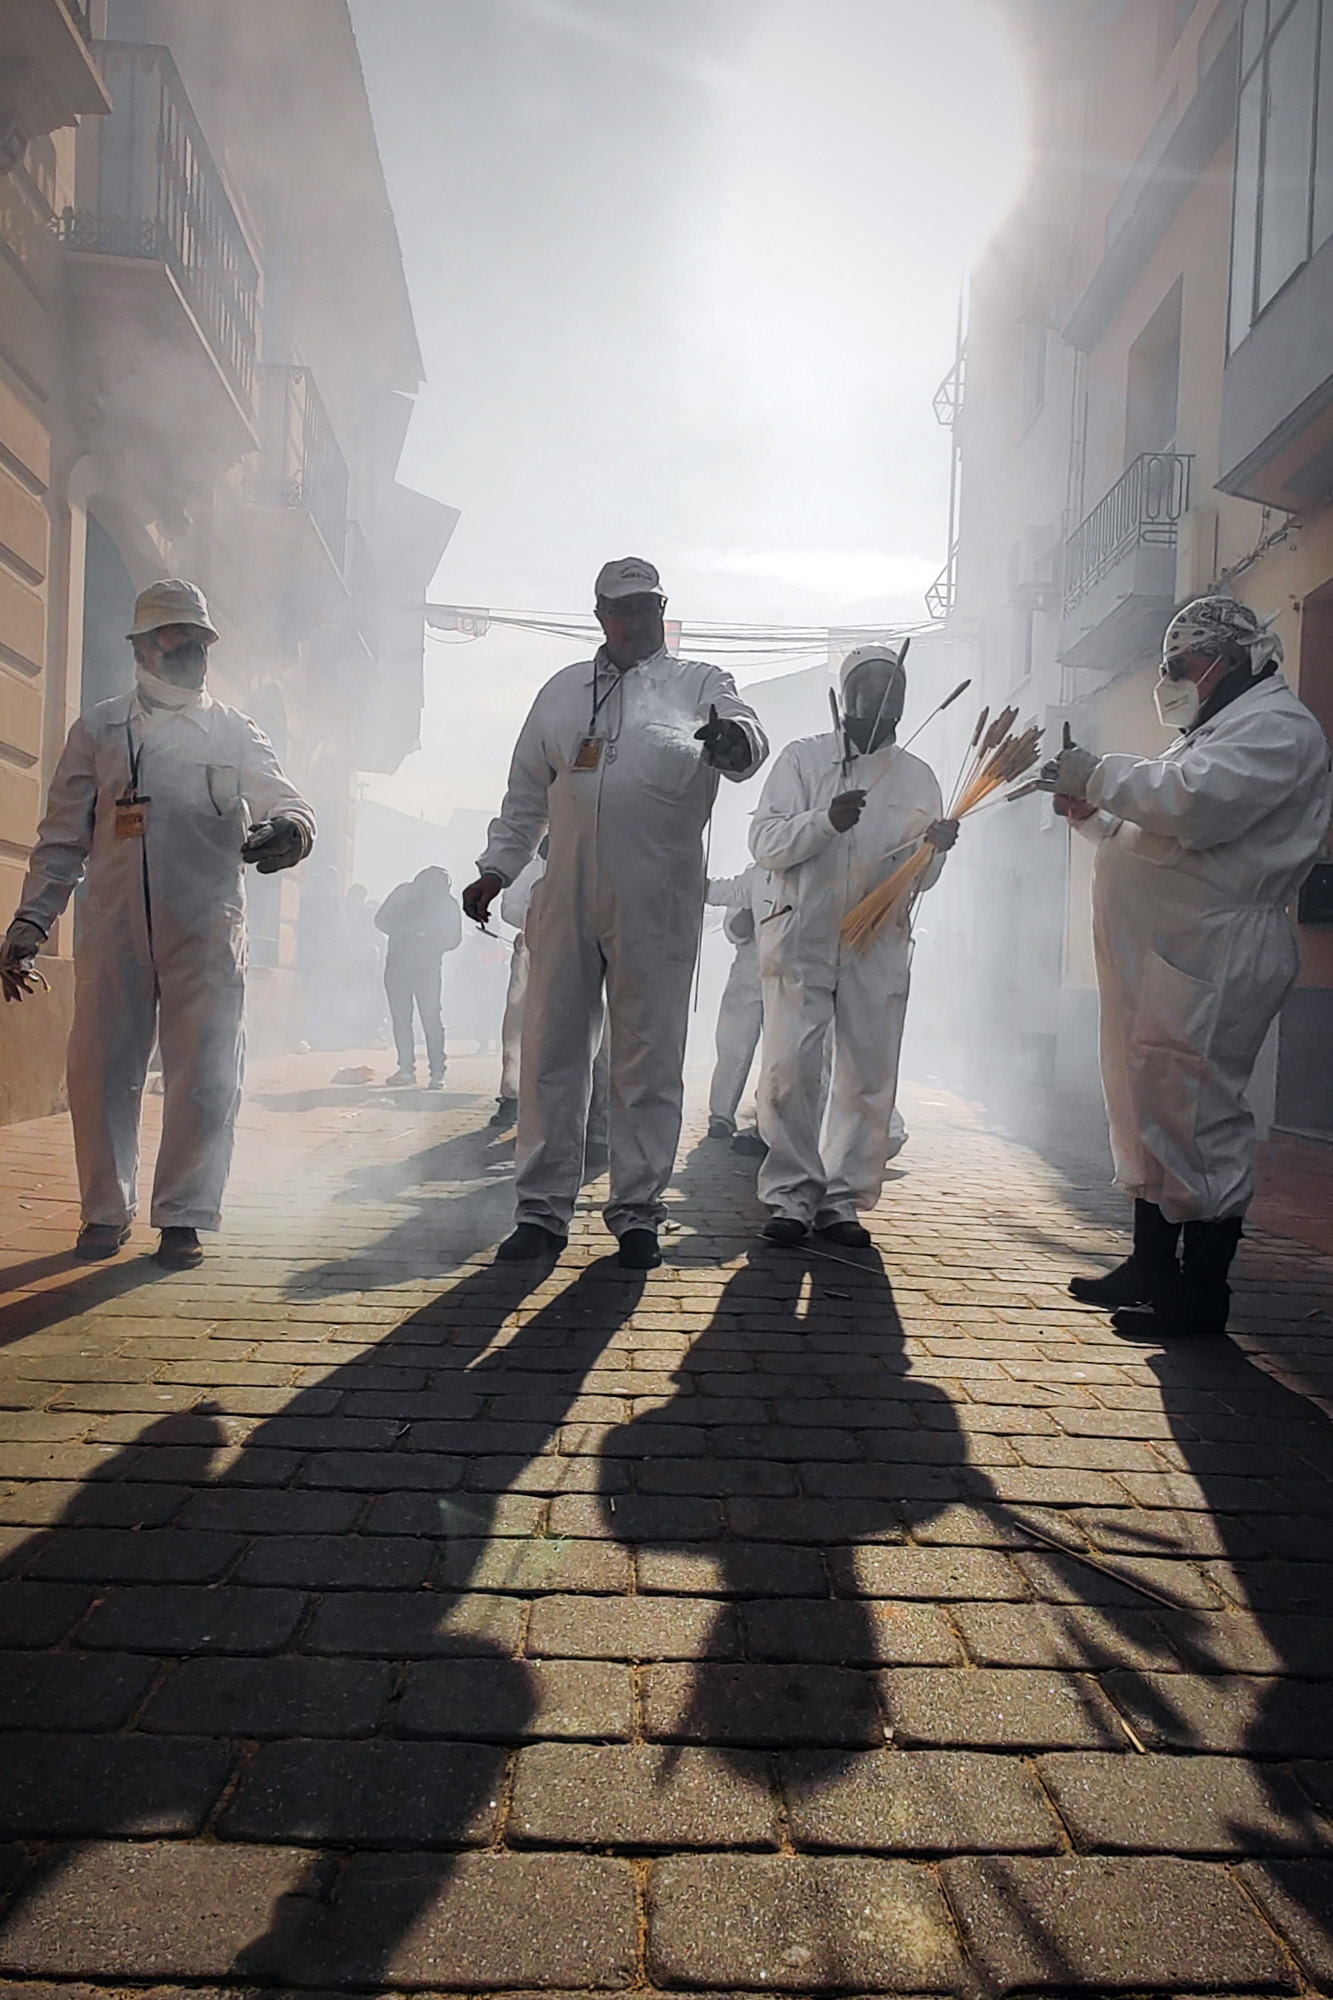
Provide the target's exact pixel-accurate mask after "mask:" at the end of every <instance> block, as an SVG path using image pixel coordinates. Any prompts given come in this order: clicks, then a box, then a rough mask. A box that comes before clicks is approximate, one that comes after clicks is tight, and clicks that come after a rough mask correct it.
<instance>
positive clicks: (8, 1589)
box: [0, 1056, 1333, 2000]
mask: <svg viewBox="0 0 1333 2000" xmlns="http://www.w3.org/2000/svg"><path fill="white" fill-rule="evenodd" d="M338 1060H342V1059H341V1058H340V1059H338ZM348 1060H355V1058H348ZM375 1060H376V1061H377V1062H378V1063H379V1064H380V1066H381V1068H382V1065H383V1059H382V1057H377V1058H375ZM335 1067H336V1061H335V1059H332V1058H329V1057H327V1056H309V1057H304V1058H299V1059H294V1060H292V1061H289V1062H288V1063H286V1064H284V1065H282V1066H281V1067H276V1066H270V1067H269V1068H268V1069H265V1068H264V1067H263V1066H259V1067H258V1068H257V1069H256V1071H255V1073H254V1074H253V1076H252V1080H251V1094H250V1096H249V1098H248V1100H247V1105H246V1109H245V1113H244V1116H243V1130H242V1134H241V1141H240V1148H239V1154H238V1161H237V1167H236V1172H235V1175H234V1179H233V1196H232V1201H231V1206H230V1212H229V1219H228V1225H227V1228H226V1231H225V1233H224V1235H223V1237H222V1238H221V1239H220V1241H219V1243H218V1246H217V1247H216V1248H215V1249H214V1250H212V1251H211V1253H210V1255H209V1258H208V1261H207V1263H206V1264H205V1265H204V1267H203V1268H202V1270H199V1271H195V1272H190V1273H187V1274H182V1275H171V1276H168V1275H163V1274H161V1273H160V1272H159V1271H158V1269H157V1267H156V1265H154V1264H153V1263H152V1262H151V1261H149V1260H147V1259H146V1258H145V1256H144V1255H143V1252H144V1251H145V1250H146V1249H148V1248H150V1247H151V1245H152V1243H153V1242H154V1240H155V1238H154V1237H153V1236H152V1234H151V1233H150V1232H149V1231H147V1230H146V1229H140V1230H137V1231H136V1236H135V1240H134V1242H133V1244H132V1245H131V1247H130V1250H129V1251H128V1252H127V1253H126V1254H125V1255H124V1256H123V1257H122V1258H121V1259H120V1260H119V1261H117V1262H116V1263H114V1264H111V1265H108V1266H103V1267H92V1268H89V1267H83V1266H79V1265H77V1264H75V1263H73V1261H72V1260H71V1259H70V1258H69V1256H68V1245H69V1243H70V1241H71V1240H72V1236H73V1231H74V1222H75V1207H74V1204H73V1199H72V1188H71V1183H70V1160H69V1148H68V1141H67V1134H66V1128H65V1125H64V1122H63V1121H61V1120H55V1119H53V1120H48V1121H43V1122H42V1123H39V1124H33V1125H28V1126H18V1127H12V1128H10V1129H9V1130H7V1132H6V1134H5V1140H6V1144H5V1151H4V1163H3V1168H2V1169H0V1211H2V1212H3V1217H4V1231H3V1237H4V1242H5V1244H6V1252H5V1264H6V1267H7V1268H6V1287H7V1289H6V1303H5V1306H4V1309H3V1316H2V1319H0V1325H2V1328H3V1332H2V1335H0V1338H2V1340H3V1355H2V1356H0V1496H3V1497H0V1524H3V1525H2V1526H0V1550H2V1551H3V1559H4V1568H3V1576H4V1579H5V1580H4V1581H3V1582H2V1583H0V1646H2V1647H3V1648H4V1649H5V1650H4V1658H3V1663H2V1665H0V1726H3V1729H4V1730H5V1731H6V1732H7V1733H6V1736H5V1739H4V1744H3V1751H2V1752H0V1755H2V1756H3V1769H4V1783H3V1786H2V1787H0V1815H2V1817H3V1824H2V1825H0V1839H2V1840H3V1843H4V1844H3V1845H2V1846H0V1891H2V1892H3V1897H4V1901H3V1904H0V1975H2V1976H3V1986H2V1987H0V1990H2V1991H3V1993H4V1994H5V1995H6V1996H8V2000H15V1996H16V1995H17V1994H19V1993H21V1992H26V1993H29V1994H32V1995H33V1996H34V2000H36V1995H37V1993H38V1992H39V1991H40V1992H41V1993H43V1994H46V1993H51V1992H53V1991H54V1990H56V1989H65V1990H70V1991H72V1990H73V1989H75V1988H82V1989H86V1988H87V1987H88V1986H89V1985H90V1984H95V1985H97V1986H100V1987H115V1988H120V1989H124V1988H145V1989H146V1988H155V1989H162V1988H173V1987H177V1986H185V1985H189V1986H191V1987H194V1988H199V1987H204V1988H221V1987H226V1988H228V1989H240V1988H250V1987H255V1986H269V1987H278V1988H306V1989H311V1988H313V1989H317V1990H318V1989H323V1990H326V1991H327V1990H328V1989H341V1988H359V1989H363V1990H366V1991H369V1992H377V1991H383V1990H387V1989H393V1988H416V1989H427V1990H433V1991H438V1992H443V1993H452V1992H462V1991H476V1990H488V1991H496V1992H499V1993H519V1992H522V1991H525V1990H528V1991H530V1990H532V1989H536V1988H544V1989H555V1990H556V1991H558V1992H565V1993H574V1992H582V1991H585V1990H594V1989H623V1988H635V1989H639V1990H644V1989H646V1990H648V1991H649V1992H651V1991H654V1990H657V1989H665V1988H672V1987H676V1988H679V1987H694V1988H702V1989H706V1990H708V1991H710V1992H712V1993H715V1994H720V1993H730V1992H739V1991H745V1992H758V1991H781V1992H787V1993H794V1994H815V1993H826V1992H837V1993H842V1994H852V1995H855V1994H878V1993H903V1994H926V1993H944V1994H956V1995H966V1996H972V1995H976V1994H979V1993H983V1994H984V1993H991V1992H1016V1993H1037V1992H1042V1993H1048V1992H1057V1993H1059V1992H1081V1993H1109V1992H1122V1991H1131V1992H1135V1993H1146V1994H1166V1993H1175V1992H1185V1991H1189V1992H1194V1993H1205V1994H1207V1993H1222V1992H1230V1993H1236V1992H1239V1993H1245V1994H1257V1993H1260V1992H1269V1991H1274V1990H1276V1991H1310V1990H1315V1991H1319V1992H1333V1700H1330V1693H1333V1688H1331V1687H1330V1683H1331V1682H1333V1608H1331V1606H1330V1598H1331V1592H1330V1582H1331V1581H1333V1560H1331V1559H1330V1555H1329V1528H1330V1522H1331V1521H1333V1429H1330V1423H1329V1419H1328V1416H1327V1415H1326V1414H1325V1411H1326V1410H1327V1409H1333V1402H1330V1400H1329V1399H1330V1398H1333V1318H1330V1313H1331V1312H1333V1260H1329V1259H1327V1258H1325V1257H1323V1256H1322V1255H1321V1253H1320V1252H1319V1251H1318V1250H1317V1249H1314V1248H1311V1247H1307V1246H1306V1245H1304V1244H1302V1243H1301V1242H1299V1241H1296V1240H1293V1239H1289V1238H1281V1237H1277V1236H1272V1235H1256V1236H1254V1237H1252V1238H1251V1239H1250V1240H1249V1241H1248V1242H1247V1245H1246V1248H1245V1252H1244V1256H1243V1261H1242V1266H1241V1272H1240V1284H1239V1289H1238V1300H1237V1310H1236V1314H1235V1317H1234V1319H1233V1326H1234V1327H1236V1328H1237V1329H1238V1331H1237V1333H1236V1334H1235V1336H1234V1338H1233V1339H1232V1340H1229V1341H1227V1342H1225V1343H1222V1344H1219V1345H1215V1346H1214V1345H1209V1346H1203V1345H1199V1346H1193V1347H1178V1348H1176V1349H1174V1350H1173V1351H1170V1352H1164V1351H1162V1350H1161V1349H1160V1348H1157V1347H1152V1346H1142V1345H1134V1344H1132V1343H1131V1342H1129V1341H1127V1340H1125V1339H1123V1338H1120V1337H1117V1336H1116V1335H1115V1334H1114V1333H1113V1331H1112V1329H1111V1327H1110V1324H1109V1321H1108V1320H1107V1318H1106V1317H1105V1316H1104V1315H1100V1314H1097V1313H1095V1312H1091V1311H1088V1310H1084V1309H1080V1308H1078V1307H1077V1306H1075V1305H1074V1304H1073V1302H1072V1301H1071V1300H1070V1299H1069V1298H1068V1296H1067V1294H1066V1291H1065V1282H1066V1279H1067V1278H1068V1276H1069V1275H1070V1273H1071V1271H1073V1270H1077V1269H1088V1270H1091V1269H1094V1268H1097V1267H1098V1266H1099V1265H1100V1264H1103V1263H1105V1262H1109V1261H1110V1260H1111V1258H1112V1256H1113V1254H1114V1253H1115V1252H1116V1250H1117V1247H1118V1243H1119V1237H1118V1234H1117V1232H1118V1227H1119V1224H1120V1222H1121V1220H1122V1216H1123V1205H1122V1204H1121V1202H1120V1201H1119V1199H1118V1198H1117V1197H1115V1196H1113V1195H1112V1194H1110V1193H1109V1192H1108V1190H1107V1189H1106V1188H1105V1186H1104V1184H1103V1182H1104V1175H1103V1172H1102V1170H1101V1169H1100V1167H1099V1166H1097V1165H1096V1164H1095V1163H1094V1164H1093V1165H1091V1166H1087V1167H1082V1168H1079V1167H1068V1166H1065V1167H1060V1166H1057V1165H1055V1164H1051V1163H1049V1162H1047V1161H1044V1160H1043V1159H1041V1158H1040V1157H1039V1156H1038V1155H1037V1154H1036V1153H1035V1152H1033V1151H1031V1150H1030V1149H1027V1148H1025V1147H1023V1146H1020V1145H1018V1144H1016V1143H1013V1142H1011V1141H1009V1140H1006V1139H1005V1138H1004V1137H1002V1136H1001V1135H999V1134H997V1133H995V1132H993V1131H991V1130H989V1129H987V1127H986V1125H985V1124H984V1122H983V1121H982V1119H981V1117H980V1115H979V1114H978V1113H977V1112H975V1111H974V1110H973V1109H971V1108H969V1107H968V1106H966V1105H964V1104H963V1103H961V1102H960V1101H958V1100H956V1099H952V1098H949V1097H946V1096H944V1095H943V1094H942V1093H938V1092H928V1091H923V1090H916V1091H914V1092H912V1093H910V1095H909V1096H908V1099H907V1103H906V1112H907V1118H908V1124H909V1127H910V1129H911V1132H912V1140H911V1144H910V1146H909V1148H908V1149H907V1151H906V1153H905V1154H904V1155H903V1157H902V1160H901V1162H900V1163H899V1165H900V1168H901V1170H902V1171H900V1172H898V1173H897V1174H896V1175H895V1176H894V1178H892V1179H891V1181H890V1184H889V1187H888V1190H887V1193H886V1196H885V1199H884V1201H883V1203H882V1204H881V1207H880V1209H879V1210H878V1212H877V1213H876V1215H875V1216H874V1217H873V1218H871V1220H872V1221H873V1226H874V1231H875V1236H876V1243H877V1249H876V1251H875V1252H874V1253H873V1254H870V1253H867V1254H866V1255H864V1256H862V1257H861V1258H860V1259H858V1258H857V1257H856V1256H855V1255H854V1254H847V1253H838V1255H837V1256H835V1257H834V1256H827V1255H820V1256H813V1255H807V1254H802V1253H798V1252H788V1251H782V1250H778V1249H774V1248H771V1247H769V1246H767V1245H763V1244H762V1243H760V1242H758V1241H757V1239H756V1237H755V1234H754V1231H755V1228H756V1225H757V1223H758V1221H759V1219H760V1212H759V1210H758V1209H757V1207H756V1204H755V1201H754V1195H753V1171H752V1163H747V1162H746V1161H744V1160H742V1159H738V1158H736V1157H734V1156H733V1155H731V1154H730V1153H729V1152H728V1151H727V1150H726V1149H725V1148H724V1147H721V1146H719V1145H717V1144H711V1145H710V1144H709V1143H708V1142H706V1141H702V1140H701V1138H700V1133H701V1129H702V1126H701V1121H699V1120H696V1121H694V1124H693V1126H692V1129H691V1131H690V1133H689V1134H688V1135H687V1138H686V1141H685V1143H684V1145H683V1147H682V1152H681V1157H680V1166H679V1170H678V1174H677V1179H676V1183H675V1187H674V1190H673V1195H672V1202H673V1218H674V1222H673V1227H672V1230H671V1232H670V1234H669V1236H667V1237H666V1238H665V1239H664V1248H665V1250H666V1262H665V1263H664V1264H663V1266H662V1268H661V1269H659V1270H657V1271H654V1272H651V1273H649V1274H647V1276H646V1277H641V1276H635V1275H632V1274H629V1273H622V1272H621V1271H620V1270H619V1268H618V1267H617V1265H616V1264H615V1262H614V1261H613V1259H612V1258H611V1257H610V1256H609V1254H608V1253H609V1251H610V1249H611V1247H612V1246H611V1244H610V1241H609V1239H608V1238H607V1237H606V1235H605V1234H604V1232H603V1229H602V1225H601V1222H600V1218H599V1216H598V1214H597V1212H596V1200H595V1197H596V1195H597V1192H598V1190H597V1188H596V1187H594V1188H593V1189H591V1190H590V1196H591V1197H592V1198H591V1199H590V1200H589V1202H588V1204H587V1213H586V1214H583V1215H581V1216H580V1218H579V1221H578V1224H577V1227H576V1233H575V1236H574V1238H573V1239H572V1240H571V1247H570V1250H569V1252H568V1253H567V1254H566V1256H565V1257H564V1258H563V1259H562V1260H561V1262H560V1263H559V1265H558V1266H557V1267H556V1268H555V1270H554V1271H553V1272H551V1273H550V1274H549V1275H545V1274H543V1273H533V1272H531V1271H521V1270H520V1271H518V1272H515V1271H514V1270H513V1269H512V1268H511V1269H510V1270H508V1271H506V1270H502V1269H496V1268H492V1266H491V1264H490V1256H491V1250H492V1247H493V1245H494V1243H495V1242H496V1241H497V1239H498V1237H499V1236H500V1235H501V1234H502V1233H503V1231H504V1229H505V1227H506V1225H507V1221H508V1215H509V1198H510V1183H509V1174H510V1167H511V1162H512V1137H506V1138H498V1137H496V1135H495V1134H494V1133H492V1132H491V1131H490V1130H489V1129H488V1128H487V1127H486V1123H485V1121H486V1119H487V1117H488V1115H489V1112H490V1109H491V1107H492V1102H493V1100H492V1099H491V1097H490V1096H489V1095H488V1094H487V1093H488V1092H489V1091H490V1090H491V1089H493V1087H494V1085H493V1077H492V1074H491V1073H492V1071H493V1068H494V1064H493V1063H492V1062H483V1061H481V1060H480V1059H475V1058H463V1059H461V1060H459V1061H456V1062H454V1063H453V1064H452V1066H451V1069H450V1089H449V1091H448V1092H447V1093H446V1094H445V1095H444V1096H443V1097H439V1096H435V1097H430V1096H427V1095H426V1094H425V1093H420V1094H416V1093H407V1094H400V1095H398V1096H397V1097H393V1096H390V1095H389V1094H387V1093H384V1092H382V1091H375V1090H372V1089H369V1088H357V1087H335V1086H332V1085H330V1084H329V1083H328V1081H327V1079H328V1077H329V1076H330V1074H331V1073H332V1071H333V1069H334V1068H335Z"/></svg>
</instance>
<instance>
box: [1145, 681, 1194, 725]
mask: <svg viewBox="0 0 1333 2000" xmlns="http://www.w3.org/2000/svg"><path fill="white" fill-rule="evenodd" d="M1152 698H1153V705H1154V707H1155V708H1156V710H1157V719H1158V721H1159V722H1160V723H1161V725H1162V727H1163V728H1164V729H1188V728H1189V727H1190V725H1191V724H1192V723H1193V722H1195V721H1196V720H1197V718H1198V714H1199V705H1200V704H1199V690H1198V688H1197V687H1196V686H1195V684H1194V682H1193V681H1173V680H1172V678H1171V676H1170V675H1169V674H1167V673H1164V674H1163V675H1162V677H1161V679H1160V680H1159V681H1158V683H1157V685H1156V687H1155V688H1154V689H1153V691H1152Z"/></svg>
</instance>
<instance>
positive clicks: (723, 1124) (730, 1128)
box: [708, 1118, 736, 1139]
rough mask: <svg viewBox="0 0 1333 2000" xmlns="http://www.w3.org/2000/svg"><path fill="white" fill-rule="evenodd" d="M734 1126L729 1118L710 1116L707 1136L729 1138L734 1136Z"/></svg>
mask: <svg viewBox="0 0 1333 2000" xmlns="http://www.w3.org/2000/svg"><path fill="white" fill-rule="evenodd" d="M735 1132H736V1127H735V1126H734V1125H733V1124H732V1122H731V1120H730V1119H729V1118H710V1119H709V1121H708V1136H709V1138H710V1139H730V1138H733V1137H734V1136H735Z"/></svg>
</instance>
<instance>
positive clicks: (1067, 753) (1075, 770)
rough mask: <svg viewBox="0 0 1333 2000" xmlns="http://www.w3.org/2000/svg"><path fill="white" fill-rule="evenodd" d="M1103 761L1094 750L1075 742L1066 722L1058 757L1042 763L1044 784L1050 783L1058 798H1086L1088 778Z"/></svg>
mask: <svg viewBox="0 0 1333 2000" xmlns="http://www.w3.org/2000/svg"><path fill="white" fill-rule="evenodd" d="M1101 761H1102V760H1101V758H1100V757H1098V756H1097V755H1096V754H1095V753H1094V752H1093V751H1091V750H1084V749H1082V748H1081V747H1080V746H1079V745H1078V744H1077V743H1075V741H1074V738H1073V736H1072V734H1071V732H1070V728H1069V724H1068V723H1066V724H1065V740H1064V748H1063V749H1062V750H1061V751H1060V754H1059V756H1058V757H1050V758H1048V759H1047V761H1046V762H1045V763H1044V764H1043V765H1042V767H1041V777H1042V784H1043V786H1046V785H1049V786H1050V787H1051V789H1052V790H1053V791H1054V792H1055V794H1056V796H1057V797H1058V798H1066V799H1085V798H1086V797H1087V796H1088V780H1089V779H1090V778H1091V776H1092V774H1093V772H1094V771H1095V770H1096V768H1097V766H1098V765H1099V764H1100V763H1101Z"/></svg>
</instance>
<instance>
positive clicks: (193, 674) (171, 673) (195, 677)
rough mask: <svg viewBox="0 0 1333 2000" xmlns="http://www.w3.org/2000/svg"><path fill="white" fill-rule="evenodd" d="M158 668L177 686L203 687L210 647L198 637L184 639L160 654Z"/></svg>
mask: <svg viewBox="0 0 1333 2000" xmlns="http://www.w3.org/2000/svg"><path fill="white" fill-rule="evenodd" d="M158 670H159V672H160V674H161V676H162V679H163V680H164V681H171V682H172V683H173V685H174V686H176V687H202V686H203V684H204V675H205V674H206V673H207V671H208V648H207V646H205V645H204V644H203V643H202V642H201V641H200V640H198V639H182V641H181V643H180V645H179V646H171V647H169V648H168V650H167V651H166V652H164V653H159V655H158Z"/></svg>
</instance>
